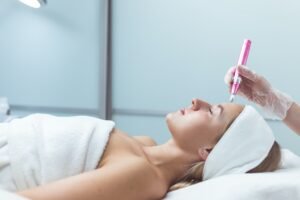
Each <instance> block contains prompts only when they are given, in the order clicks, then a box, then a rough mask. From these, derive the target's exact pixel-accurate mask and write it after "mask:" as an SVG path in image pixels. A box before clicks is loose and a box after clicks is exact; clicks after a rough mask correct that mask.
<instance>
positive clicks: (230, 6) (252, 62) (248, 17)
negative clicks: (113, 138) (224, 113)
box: [112, 0, 300, 153]
mask: <svg viewBox="0 0 300 200" xmlns="http://www.w3.org/2000/svg"><path fill="white" fill-rule="evenodd" d="M299 10H300V2H299V1H285V2H283V1H273V0H272V1H271V0H267V1H240V0H228V1H199V0H187V1H180V0H164V1H161V0H151V1H139V0H119V1H113V90H112V92H113V107H114V119H115V120H116V122H117V125H118V126H119V127H120V128H122V129H124V130H127V131H128V132H129V133H135V134H149V135H151V136H153V137H154V138H155V139H156V140H157V141H158V142H164V141H166V140H167V139H168V138H169V133H168V129H167V127H166V124H165V119H164V116H163V114H164V113H165V114H166V113H168V112H170V111H176V110H178V109H179V108H182V107H184V106H187V105H189V104H190V102H191V99H192V98H193V97H198V98H201V99H204V100H206V101H208V102H211V103H220V102H226V101H228V98H229V95H228V93H227V91H228V89H227V87H226V86H225V84H224V81H223V77H224V74H225V72H226V71H227V69H228V68H229V67H230V66H233V65H235V64H236V63H237V60H238V56H239V53H240V49H241V46H242V43H243V40H244V39H245V38H249V39H251V40H252V49H251V52H250V55H249V59H248V66H249V67H250V68H251V69H253V70H255V71H257V72H259V73H261V74H264V75H265V76H266V77H267V78H268V80H270V82H272V83H273V85H274V86H275V87H277V88H278V89H280V90H283V91H285V92H287V93H289V94H290V95H291V96H293V97H294V98H295V99H296V100H300V93H299V89H298V87H297V86H298V85H299V84H300V81H299V76H300V75H299V74H300V70H299V63H298V59H297V58H298V56H299V55H298V54H299V53H300V50H299V46H300V39H299V35H300V28H299V23H300V14H299ZM237 102H238V103H247V102H245V101H242V100H241V99H240V98H238V99H237ZM124 110H126V112H124ZM130 111H132V113H130ZM140 112H142V113H143V112H144V113H145V115H144V116H141V115H134V113H137V114H140ZM126 113H129V115H128V114H126ZM147 113H148V114H149V113H150V114H153V113H157V115H158V116H157V117H155V116H147ZM159 115H161V116H159ZM269 123H270V125H271V127H272V128H273V130H274V132H275V134H276V137H277V139H278V141H279V142H280V143H281V145H282V146H284V147H289V148H291V149H292V150H294V151H296V152H298V153H300V148H299V147H300V138H299V136H296V134H294V133H292V132H291V131H290V130H289V129H288V128H286V127H285V126H284V125H282V123H281V122H276V121H274V122H273V121H271V122H269Z"/></svg>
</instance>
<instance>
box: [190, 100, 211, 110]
mask: <svg viewBox="0 0 300 200" xmlns="http://www.w3.org/2000/svg"><path fill="white" fill-rule="evenodd" d="M209 107H210V104H209V103H207V102H205V101H202V100H200V99H192V110H194V111H197V110H200V109H203V108H206V109H208V108H209Z"/></svg>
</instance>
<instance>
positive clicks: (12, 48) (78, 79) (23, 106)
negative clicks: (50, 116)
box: [0, 0, 107, 116]
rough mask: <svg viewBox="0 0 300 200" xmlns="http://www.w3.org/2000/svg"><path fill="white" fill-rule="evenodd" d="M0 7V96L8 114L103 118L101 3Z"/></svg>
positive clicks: (67, 0) (55, 0)
mask: <svg viewBox="0 0 300 200" xmlns="http://www.w3.org/2000/svg"><path fill="white" fill-rule="evenodd" d="M0 4H1V5H0V74H1V78H0V96H7V97H8V99H9V102H10V104H12V105H13V112H14V113H15V114H20V113H22V114H26V113H29V112H38V111H44V110H46V111H49V112H59V113H64V112H66V113H65V114H67V113H68V112H70V113H72V114H74V113H77V114H82V113H84V114H91V115H97V116H103V114H104V113H105V111H104V109H105V107H103V104H104V101H105V97H104V95H105V91H104V90H105V79H106V77H105V76H106V74H105V67H106V66H105V65H106V63H105V59H106V29H105V28H106V20H107V13H106V9H107V8H106V1H98V0H89V1H88V3H86V2H84V1H72V0H64V1H61V0H51V1H48V5H47V6H45V7H43V8H41V9H33V8H29V7H27V6H25V5H23V4H21V3H20V2H19V1H18V0H13V1H12V0H1V3H0Z"/></svg>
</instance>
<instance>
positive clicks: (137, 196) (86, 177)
mask: <svg viewBox="0 0 300 200" xmlns="http://www.w3.org/2000/svg"><path fill="white" fill-rule="evenodd" d="M157 177H158V176H157V174H156V173H155V171H154V170H153V169H152V168H151V166H149V164H147V162H146V161H144V160H142V159H132V160H126V162H117V164H110V165H109V164H108V165H106V166H103V167H102V168H99V169H96V170H94V171H91V172H86V173H83V174H80V175H76V176H73V177H69V178H66V179H63V180H60V181H57V182H53V183H50V184H47V185H44V186H40V187H37V188H33V189H29V190H25V191H21V192H19V194H20V195H22V196H25V197H27V198H30V199H32V200H35V199H36V200H82V199H84V200H96V199H97V200H99V199H101V200H120V199H122V200H142V199H155V198H156V197H157V196H158V195H161V194H159V192H161V188H157V185H160V184H157V182H158V181H157V180H158V179H157Z"/></svg>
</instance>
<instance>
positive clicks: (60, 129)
mask: <svg viewBox="0 0 300 200" xmlns="http://www.w3.org/2000/svg"><path fill="white" fill-rule="evenodd" d="M113 127H114V122H112V121H106V120H101V119H98V118H93V117H86V116H75V117H55V116H52V115H46V114H34V115H29V116H27V117H25V118H21V119H14V120H12V121H11V122H9V123H1V124H0V134H1V133H5V134H6V136H7V138H8V153H9V159H10V168H11V172H12V175H13V182H14V184H15V186H16V190H22V189H27V188H31V187H34V186H38V185H43V184H45V183H48V182H51V181H54V180H58V179H61V178H65V177H68V176H72V175H75V174H79V173H82V172H85V171H90V170H93V169H95V168H96V166H97V164H98V162H99V160H100V158H101V155H102V153H103V151H104V148H105V146H106V143H107V141H108V139H109V134H110V132H111V130H112V129H113ZM0 178H1V177H0ZM8 184H11V183H8V182H5V181H2V179H0V185H2V188H5V187H6V186H7V185H8Z"/></svg>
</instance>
